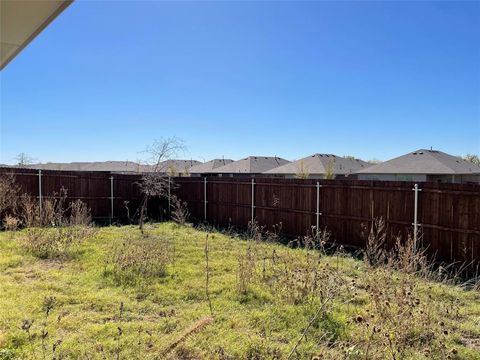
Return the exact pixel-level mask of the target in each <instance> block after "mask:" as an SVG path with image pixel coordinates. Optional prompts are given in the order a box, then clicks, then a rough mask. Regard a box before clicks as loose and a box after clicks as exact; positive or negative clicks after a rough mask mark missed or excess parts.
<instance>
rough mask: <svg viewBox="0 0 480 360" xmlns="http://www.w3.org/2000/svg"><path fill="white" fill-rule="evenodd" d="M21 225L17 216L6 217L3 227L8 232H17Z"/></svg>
mask: <svg viewBox="0 0 480 360" xmlns="http://www.w3.org/2000/svg"><path fill="white" fill-rule="evenodd" d="M19 225H20V220H19V219H18V218H16V217H15V216H11V215H6V216H5V218H4V219H3V227H4V228H5V230H7V231H16V230H17V229H18V227H19Z"/></svg>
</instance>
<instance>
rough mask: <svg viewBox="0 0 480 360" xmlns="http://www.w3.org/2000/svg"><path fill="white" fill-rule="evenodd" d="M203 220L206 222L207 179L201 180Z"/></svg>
mask: <svg viewBox="0 0 480 360" xmlns="http://www.w3.org/2000/svg"><path fill="white" fill-rule="evenodd" d="M203 200H204V201H203V220H205V221H207V178H206V177H204V178H203Z"/></svg>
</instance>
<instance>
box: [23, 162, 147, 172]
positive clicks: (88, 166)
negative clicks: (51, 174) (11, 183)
mask: <svg viewBox="0 0 480 360" xmlns="http://www.w3.org/2000/svg"><path fill="white" fill-rule="evenodd" d="M25 167H26V168H29V169H42V170H66V171H114V172H141V171H144V170H145V166H144V165H142V164H139V163H136V162H133V161H99V162H70V163H51V162H48V163H43V164H31V165H26V166H25Z"/></svg>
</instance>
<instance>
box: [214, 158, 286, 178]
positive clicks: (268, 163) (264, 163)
mask: <svg viewBox="0 0 480 360" xmlns="http://www.w3.org/2000/svg"><path fill="white" fill-rule="evenodd" d="M287 163H289V161H288V160H285V159H282V158H279V157H276V156H275V157H274V156H249V157H247V158H245V159H241V160H238V161H234V162H231V163H230V164H227V165H224V166H221V167H219V168H217V169H215V173H220V174H221V173H224V174H225V173H227V174H236V173H238V174H260V173H263V172H264V171H267V170H270V169H273V168H274V167H278V166H280V165H284V164H287Z"/></svg>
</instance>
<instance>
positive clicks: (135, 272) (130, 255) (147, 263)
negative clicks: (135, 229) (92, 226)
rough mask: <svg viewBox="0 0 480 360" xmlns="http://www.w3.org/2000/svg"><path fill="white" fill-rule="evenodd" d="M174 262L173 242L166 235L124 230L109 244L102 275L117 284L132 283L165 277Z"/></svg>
mask: <svg viewBox="0 0 480 360" xmlns="http://www.w3.org/2000/svg"><path fill="white" fill-rule="evenodd" d="M172 261H173V243H172V240H171V239H170V238H169V237H166V236H160V235H154V234H150V235H149V236H141V235H140V236H139V235H138V234H131V233H126V234H125V238H124V239H122V240H121V241H120V242H118V241H117V242H115V243H114V244H112V246H111V248H110V249H109V251H108V256H107V259H106V263H105V274H106V275H111V276H112V277H113V279H114V281H115V282H117V283H119V284H135V283H139V282H142V281H143V280H146V279H152V278H156V277H164V276H166V275H167V266H168V265H169V264H170V263H172Z"/></svg>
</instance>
